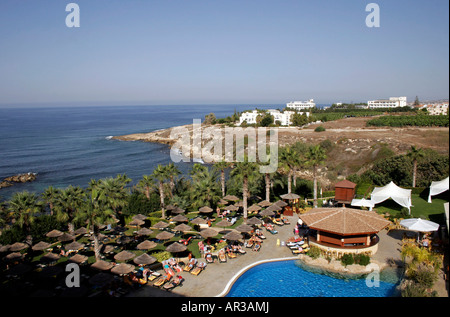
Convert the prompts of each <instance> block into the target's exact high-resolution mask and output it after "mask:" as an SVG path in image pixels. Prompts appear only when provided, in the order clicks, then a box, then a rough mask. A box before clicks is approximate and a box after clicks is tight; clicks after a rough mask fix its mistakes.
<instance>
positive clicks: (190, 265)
mask: <svg viewBox="0 0 450 317" xmlns="http://www.w3.org/2000/svg"><path fill="white" fill-rule="evenodd" d="M196 264H197V259H194V258H192V259H191V260H190V261H189V263H188V264H186V265H185V266H184V269H183V270H184V271H186V272H189V271H190V270H192V269H193V268H194V266H195V265H196Z"/></svg>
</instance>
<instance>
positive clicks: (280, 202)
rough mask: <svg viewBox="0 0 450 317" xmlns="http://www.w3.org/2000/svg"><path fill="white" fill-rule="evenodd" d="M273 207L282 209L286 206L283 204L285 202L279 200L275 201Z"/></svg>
mask: <svg viewBox="0 0 450 317" xmlns="http://www.w3.org/2000/svg"><path fill="white" fill-rule="evenodd" d="M299 197H300V196H299ZM274 205H277V206H278V207H281V208H283V207H285V206H287V205H288V204H287V203H285V202H284V201H282V200H279V201H277V202H276V203H274Z"/></svg>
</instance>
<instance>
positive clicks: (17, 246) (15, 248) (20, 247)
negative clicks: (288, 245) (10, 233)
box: [9, 242, 28, 252]
mask: <svg viewBox="0 0 450 317" xmlns="http://www.w3.org/2000/svg"><path fill="white" fill-rule="evenodd" d="M26 248H28V244H25V243H22V242H16V243H14V244H12V245H11V246H10V247H9V251H12V252H16V251H20V250H23V249H26Z"/></svg>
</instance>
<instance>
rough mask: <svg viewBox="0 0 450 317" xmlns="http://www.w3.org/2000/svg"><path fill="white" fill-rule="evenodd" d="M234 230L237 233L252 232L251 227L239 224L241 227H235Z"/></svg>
mask: <svg viewBox="0 0 450 317" xmlns="http://www.w3.org/2000/svg"><path fill="white" fill-rule="evenodd" d="M235 229H236V230H237V231H239V232H250V231H252V230H253V228H252V227H250V226H249V225H246V224H241V225H239V226H237V227H236V228H235Z"/></svg>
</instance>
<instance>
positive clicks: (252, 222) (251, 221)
mask: <svg viewBox="0 0 450 317" xmlns="http://www.w3.org/2000/svg"><path fill="white" fill-rule="evenodd" d="M261 223H262V221H261V220H260V219H258V218H256V217H251V218H248V219H247V222H246V224H248V225H259V224H261Z"/></svg>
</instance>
